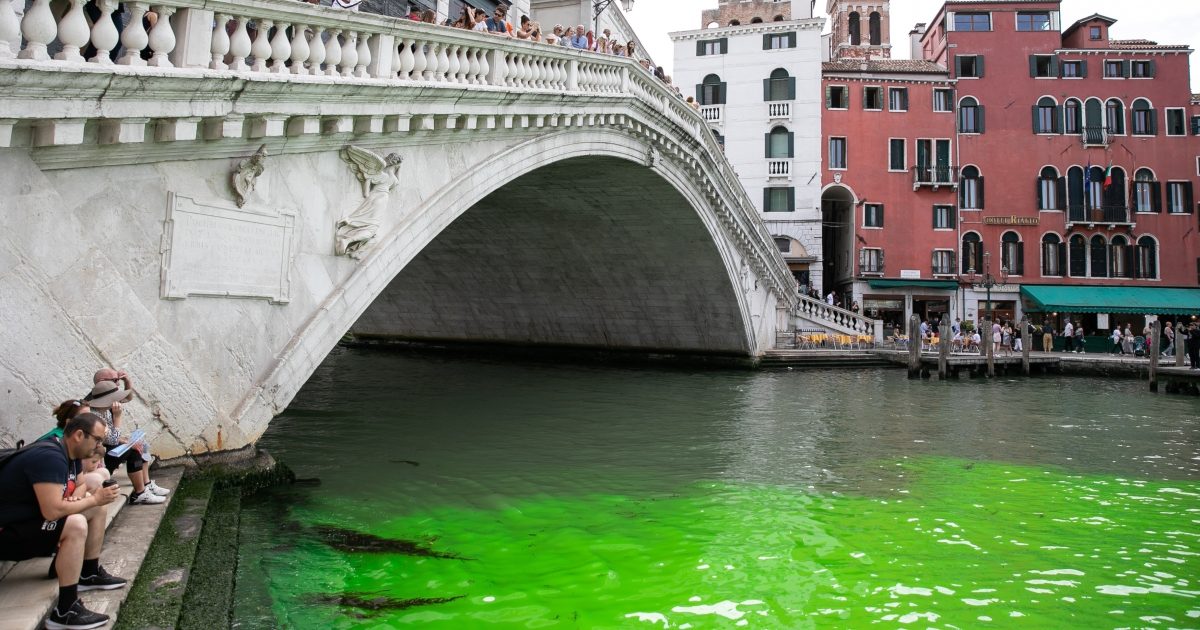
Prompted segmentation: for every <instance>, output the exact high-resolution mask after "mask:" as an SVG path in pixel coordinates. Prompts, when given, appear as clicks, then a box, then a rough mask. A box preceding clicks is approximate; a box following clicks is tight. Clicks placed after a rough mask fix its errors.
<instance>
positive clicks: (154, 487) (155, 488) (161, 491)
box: [146, 481, 171, 497]
mask: <svg viewBox="0 0 1200 630" xmlns="http://www.w3.org/2000/svg"><path fill="white" fill-rule="evenodd" d="M146 489H147V490H149V491H150V492H153V493H154V494H156V495H158V496H160V497H165V496H167V495H168V494H171V491H170V490H167V489H166V488H163V487H162V486H159V485H158V484H156V483H154V482H153V481H151V482H150V483H148V484H146Z"/></svg>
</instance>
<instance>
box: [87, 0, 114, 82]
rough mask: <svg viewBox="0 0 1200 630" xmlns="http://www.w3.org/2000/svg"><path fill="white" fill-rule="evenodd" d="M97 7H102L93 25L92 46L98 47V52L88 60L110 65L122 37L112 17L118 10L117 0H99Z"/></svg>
mask: <svg viewBox="0 0 1200 630" xmlns="http://www.w3.org/2000/svg"><path fill="white" fill-rule="evenodd" d="M96 8H98V9H100V19H98V20H96V23H95V24H93V25H92V46H93V47H95V48H96V54H94V55H92V58H91V59H88V61H90V62H92V63H98V64H100V65H102V66H108V65H112V62H113V61H112V55H111V54H110V53H111V51H112V49H113V48H116V46H117V42H118V41H120V38H121V34H120V33H118V32H117V25H116V24H114V23H113V19H112V14H113V12H114V11H116V10H117V0H97V1H96Z"/></svg>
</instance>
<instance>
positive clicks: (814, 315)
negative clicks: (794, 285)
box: [795, 295, 883, 341]
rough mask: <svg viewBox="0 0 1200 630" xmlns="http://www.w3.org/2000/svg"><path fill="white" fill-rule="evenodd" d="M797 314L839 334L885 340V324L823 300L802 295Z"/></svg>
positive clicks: (797, 306)
mask: <svg viewBox="0 0 1200 630" xmlns="http://www.w3.org/2000/svg"><path fill="white" fill-rule="evenodd" d="M795 313H796V315H797V316H799V317H803V318H804V319H807V320H808V321H811V322H819V323H822V324H825V325H827V326H829V327H830V328H833V329H834V330H837V331H839V332H846V333H854V334H861V335H872V336H873V337H875V340H876V341H882V340H883V322H881V321H879V320H876V319H871V318H870V317H865V316H863V315H859V314H858V313H855V312H854V311H848V310H846V309H844V308H840V307H837V306H833V305H831V304H828V303H826V302H824V301H822V300H818V299H815V298H811V297H809V296H807V295H800V296H799V302H798V303H797V304H796V310H795Z"/></svg>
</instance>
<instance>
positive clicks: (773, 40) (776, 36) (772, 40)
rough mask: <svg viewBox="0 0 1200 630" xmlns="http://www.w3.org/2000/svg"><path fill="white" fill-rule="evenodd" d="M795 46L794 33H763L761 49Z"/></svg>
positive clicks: (779, 48)
mask: <svg viewBox="0 0 1200 630" xmlns="http://www.w3.org/2000/svg"><path fill="white" fill-rule="evenodd" d="M795 47H796V34H795V33H767V34H766V35H763V50H781V49H784V48H795Z"/></svg>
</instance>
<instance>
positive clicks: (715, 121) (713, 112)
mask: <svg viewBox="0 0 1200 630" xmlns="http://www.w3.org/2000/svg"><path fill="white" fill-rule="evenodd" d="M700 116H701V117H702V118H704V122H707V123H709V124H710V125H723V124H725V106H724V105H701V106H700Z"/></svg>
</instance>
